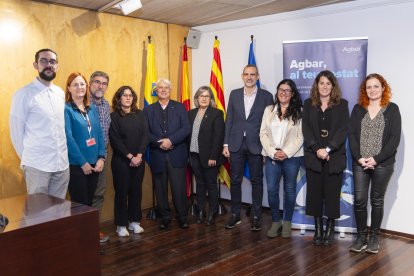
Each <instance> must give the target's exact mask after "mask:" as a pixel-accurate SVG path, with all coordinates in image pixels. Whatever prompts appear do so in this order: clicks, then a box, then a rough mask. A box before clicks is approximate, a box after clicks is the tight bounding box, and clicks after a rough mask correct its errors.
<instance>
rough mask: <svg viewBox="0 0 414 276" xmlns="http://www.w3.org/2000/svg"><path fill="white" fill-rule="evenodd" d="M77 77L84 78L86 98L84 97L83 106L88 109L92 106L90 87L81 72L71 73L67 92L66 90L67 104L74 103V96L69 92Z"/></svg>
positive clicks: (67, 82)
mask: <svg viewBox="0 0 414 276" xmlns="http://www.w3.org/2000/svg"><path fill="white" fill-rule="evenodd" d="M77 77H82V79H83V80H84V81H85V84H86V87H85V89H86V93H85V96H84V97H83V105H84V106H85V107H88V106H89V105H90V103H91V102H90V98H89V85H88V81H87V80H86V78H85V77H84V76H83V75H82V74H81V73H79V72H74V73H71V74H70V75H69V77H68V79H67V80H66V90H65V102H67V103H72V102H73V98H72V94H71V93H70V92H69V88H68V87H69V86H70V85H71V84H72V82H73V80H74V79H76V78H77Z"/></svg>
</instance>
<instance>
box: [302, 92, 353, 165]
mask: <svg viewBox="0 0 414 276" xmlns="http://www.w3.org/2000/svg"><path fill="white" fill-rule="evenodd" d="M348 123H349V109H348V101H346V100H345V99H341V102H340V103H339V104H337V105H334V106H333V107H332V119H331V125H330V127H329V129H328V131H329V140H328V146H329V147H330V148H331V150H332V151H331V152H330V153H329V173H340V172H342V171H343V170H344V169H345V168H346V149H345V141H346V137H347V134H348ZM302 131H303V138H304V156H305V157H304V160H305V167H306V168H307V169H311V170H313V171H316V172H321V171H322V164H321V160H320V159H319V158H318V157H317V156H316V152H317V151H318V150H319V149H321V148H322V146H321V144H322V139H321V134H320V133H321V132H320V129H319V124H318V110H317V108H316V107H314V106H312V102H311V99H310V98H309V99H306V100H305V103H304V105H303V116H302Z"/></svg>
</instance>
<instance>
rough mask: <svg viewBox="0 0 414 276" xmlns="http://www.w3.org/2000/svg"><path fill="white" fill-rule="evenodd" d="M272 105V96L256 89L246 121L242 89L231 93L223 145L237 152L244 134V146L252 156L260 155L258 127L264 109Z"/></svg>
mask: <svg viewBox="0 0 414 276" xmlns="http://www.w3.org/2000/svg"><path fill="white" fill-rule="evenodd" d="M271 104H273V96H272V94H271V93H270V92H269V91H267V90H264V89H260V88H258V89H257V95H256V98H255V100H254V103H253V107H252V109H251V111H250V114H249V117H248V118H247V119H246V113H245V111H244V88H239V89H235V90H233V91H231V93H230V98H229V103H228V106H227V118H226V130H225V135H224V144H227V145H228V146H229V151H230V152H237V151H238V150H239V149H240V147H241V145H242V142H243V136H244V133H245V132H246V145H247V148H248V149H249V151H250V153H252V154H261V152H262V144H261V143H260V137H259V132H260V126H261V124H262V117H263V112H264V110H265V108H266V107H267V106H268V105H271Z"/></svg>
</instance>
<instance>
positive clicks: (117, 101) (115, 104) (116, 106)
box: [112, 85, 138, 116]
mask: <svg viewBox="0 0 414 276" xmlns="http://www.w3.org/2000/svg"><path fill="white" fill-rule="evenodd" d="M127 89H129V90H130V91H131V93H132V104H131V111H130V113H135V112H136V111H137V110H138V107H137V101H138V99H137V98H138V97H137V93H135V91H134V89H132V87H131V86H128V85H124V86H121V87H119V88H118V90H117V91H116V92H115V94H114V96H113V97H112V109H113V110H114V111H118V112H119V113H120V114H121V115H122V116H125V114H126V113H125V112H124V111H123V109H122V105H121V97H122V95H123V94H124V92H125V90H127Z"/></svg>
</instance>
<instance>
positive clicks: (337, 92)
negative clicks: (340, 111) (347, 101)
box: [310, 70, 342, 106]
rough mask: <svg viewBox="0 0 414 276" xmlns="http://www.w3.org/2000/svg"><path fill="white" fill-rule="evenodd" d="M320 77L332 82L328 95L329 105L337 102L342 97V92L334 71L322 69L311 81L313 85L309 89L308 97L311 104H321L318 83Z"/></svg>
mask: <svg viewBox="0 0 414 276" xmlns="http://www.w3.org/2000/svg"><path fill="white" fill-rule="evenodd" d="M322 77H325V78H327V79H328V80H329V81H330V82H331V84H332V91H331V95H330V97H329V106H333V105H337V104H339V103H340V101H341V98H342V92H341V88H340V87H339V83H338V80H337V79H336V77H335V75H334V73H332V72H331V71H329V70H324V71H321V72H319V74H318V75H317V76H316V78H315V81H314V82H313V85H312V88H311V91H310V98H311V101H312V105H313V106H320V105H321V99H320V96H319V89H318V83H319V80H320V79H321V78H322Z"/></svg>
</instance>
